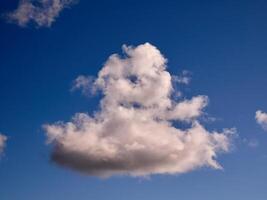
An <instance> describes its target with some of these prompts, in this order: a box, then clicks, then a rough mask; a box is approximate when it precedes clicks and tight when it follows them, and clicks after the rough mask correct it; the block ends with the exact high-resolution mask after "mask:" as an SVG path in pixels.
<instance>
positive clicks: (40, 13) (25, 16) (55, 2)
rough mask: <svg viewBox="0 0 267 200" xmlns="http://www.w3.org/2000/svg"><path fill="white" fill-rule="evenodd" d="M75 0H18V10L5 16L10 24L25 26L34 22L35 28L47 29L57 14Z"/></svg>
mask: <svg viewBox="0 0 267 200" xmlns="http://www.w3.org/2000/svg"><path fill="white" fill-rule="evenodd" d="M74 2H76V0H20V2H19V5H18V8H17V9H16V10H15V11H13V12H11V13H8V14H7V19H8V21H10V22H13V23H16V24H18V25H19V26H22V27H24V26H26V25H27V24H28V23H29V22H31V21H32V22H35V23H36V24H37V26H39V27H41V26H44V27H49V26H51V24H52V23H53V22H54V21H55V19H56V17H58V15H59V13H60V12H61V11H62V10H63V9H64V8H66V7H68V6H70V5H71V4H72V3H74Z"/></svg>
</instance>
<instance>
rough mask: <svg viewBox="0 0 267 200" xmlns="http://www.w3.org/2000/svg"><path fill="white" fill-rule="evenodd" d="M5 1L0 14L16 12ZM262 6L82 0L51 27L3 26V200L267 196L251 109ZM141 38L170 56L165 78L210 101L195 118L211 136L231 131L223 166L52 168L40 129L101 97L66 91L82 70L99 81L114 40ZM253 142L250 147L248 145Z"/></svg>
mask: <svg viewBox="0 0 267 200" xmlns="http://www.w3.org/2000/svg"><path fill="white" fill-rule="evenodd" d="M17 4H18V1H15V0H2V1H1V2H0V12H1V13H6V12H9V11H11V10H14V9H15V8H16V7H17ZM266 9H267V3H266V2H265V1H261V0H258V1H193V0H189V1H146V2H143V1H112V2H111V1H90V2H89V1H85V0H80V1H79V3H77V4H75V5H72V6H71V7H70V8H66V9H63V10H62V11H61V13H60V15H59V16H58V17H57V18H56V20H55V22H54V23H53V24H52V25H51V26H50V27H36V25H34V24H28V25H27V26H26V27H20V26H18V25H16V24H14V23H7V22H6V20H5V19H2V20H1V21H0V33H1V37H0V44H1V45H0V59H1V60H0V92H1V98H0V99H1V101H0V112H1V115H0V132H1V133H4V134H5V135H7V136H8V141H7V145H6V148H5V151H4V156H2V158H1V160H0V199H1V200H2V199H3V200H17V199H27V200H31V199H39V200H43V199H44V200H47V199H51V200H57V199H66V200H74V199H75V200H83V199H94V200H103V199H114V200H118V199H129V200H133V199H145V200H150V199H153V200H162V199H178V198H180V199H187V200H191V199H206V200H214V199H216V200H224V199H236V200H239V199H240V200H241V199H242V200H250V199H257V200H265V199H266V198H267V191H266V186H267V184H266V180H267V172H266V166H267V133H266V131H264V130H263V129H262V128H261V127H260V126H259V125H258V124H257V123H256V121H255V112H256V111H257V110H258V109H260V110H263V111H267V93H266V91H265V90H266V85H267V78H266V75H267V67H266V66H267V56H266V54H267V51H266V48H267V41H266V39H265V38H266V35H267V24H266V18H267V13H266ZM145 42H149V43H151V44H153V45H155V46H156V47H157V48H158V49H159V50H160V51H161V53H162V54H163V55H164V56H165V57H166V58H167V59H168V71H169V72H171V73H172V74H180V73H181V72H182V71H183V70H188V71H190V72H191V73H192V81H191V83H190V85H186V86H184V88H183V93H184V95H185V96H186V97H188V98H190V97H192V96H196V95H207V96H208V97H209V100H210V102H209V105H208V106H207V108H206V109H205V112H207V113H208V114H209V116H211V117H214V118H216V120H215V121H214V122H203V123H204V125H205V127H207V128H208V129H211V130H214V129H215V130H221V129H222V128H225V127H227V128H231V127H235V128H236V129H237V133H238V135H239V137H238V138H236V139H235V140H234V142H233V147H232V149H231V151H230V152H229V153H227V154H220V155H219V156H218V159H217V160H218V161H219V162H220V164H221V165H222V166H223V168H224V169H223V170H214V169H210V168H205V167H204V168H200V169H198V170H194V171H192V172H188V173H184V174H179V175H154V176H151V177H150V178H149V179H148V180H147V179H143V178H132V177H128V176H123V177H112V178H109V179H106V180H102V179H99V178H96V177H91V176H84V175H81V174H79V173H77V172H75V171H72V170H68V169H65V168H62V167H59V166H57V165H55V164H54V163H51V162H50V152H51V148H52V147H51V145H46V144H45V141H46V136H45V133H44V130H43V129H42V125H43V124H46V123H54V122H56V121H58V120H62V121H69V120H70V118H71V117H72V116H73V115H74V114H75V113H77V112H88V113H92V112H93V111H95V110H96V109H97V108H98V104H99V100H100V96H96V97H91V98H87V97H84V96H83V95H81V94H80V92H71V91H70V88H71V84H72V82H73V80H74V79H75V78H76V77H77V76H79V75H80V74H85V75H92V76H96V75H97V73H98V71H100V70H101V68H102V67H103V64H104V62H105V61H106V60H107V58H108V57H109V56H110V55H111V54H113V53H120V54H121V46H122V45H123V44H127V45H134V46H137V45H139V44H143V43H145ZM249 141H257V143H258V145H257V146H256V147H251V146H250V145H248V143H249Z"/></svg>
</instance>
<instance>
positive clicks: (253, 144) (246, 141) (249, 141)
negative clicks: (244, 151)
mask: <svg viewBox="0 0 267 200" xmlns="http://www.w3.org/2000/svg"><path fill="white" fill-rule="evenodd" d="M243 143H244V144H246V145H247V146H248V147H250V148H257V147H258V146H259V145H260V143H259V140H258V139H255V138H254V139H247V138H244V139H243Z"/></svg>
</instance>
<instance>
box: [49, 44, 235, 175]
mask: <svg viewBox="0 0 267 200" xmlns="http://www.w3.org/2000/svg"><path fill="white" fill-rule="evenodd" d="M123 51H124V53H125V54H124V55H125V56H123V57H120V56H119V55H117V54H113V55H111V56H110V57H109V58H108V60H107V62H106V63H105V64H104V66H103V68H102V69H101V70H100V71H99V73H98V77H97V78H96V79H95V81H94V82H93V86H94V87H95V88H97V89H98V90H100V91H101V92H102V93H103V98H102V100H101V102H100V110H99V111H98V112H95V114H93V115H91V116H90V115H88V114H86V113H77V114H75V116H74V117H73V119H72V120H71V121H70V122H66V123H64V122H57V123H54V124H47V125H44V128H45V131H46V134H47V137H48V142H49V143H52V144H53V152H52V155H51V158H52V160H53V161H54V162H55V163H57V164H59V165H61V166H64V167H67V168H70V169H74V170H77V171H79V172H81V173H85V174H88V175H93V176H99V177H110V176H113V175H130V176H149V175H151V174H178V173H185V172H188V171H191V170H194V169H197V168H200V167H203V166H208V167H212V168H215V169H220V168H221V166H220V164H219V163H218V162H217V161H216V157H217V155H218V153H220V152H227V151H229V148H230V135H231V134H233V133H234V130H233V129H224V130H222V131H221V132H217V131H212V132H210V131H208V130H207V129H205V128H204V126H203V125H201V123H200V121H199V120H198V119H199V118H200V117H201V116H202V114H203V109H204V108H205V107H206V106H207V104H208V97H207V96H203V95H199V96H195V97H192V98H191V99H183V100H181V99H180V101H176V100H174V99H172V98H171V96H172V93H173V92H174V89H173V86H172V80H171V78H172V77H171V75H170V73H169V72H168V71H167V70H166V63H167V60H166V58H165V57H164V56H163V55H162V54H161V53H160V51H159V50H158V49H157V48H156V47H155V46H153V45H151V44H149V43H145V44H142V45H139V46H137V47H132V46H125V45H124V46H123ZM82 80H83V78H82ZM78 82H79V81H78ZM81 82H82V83H84V81H81ZM78 85H79V84H78ZM82 85H83V84H82ZM82 87H84V86H82ZM180 123H186V124H187V125H188V128H180V127H179V124H180Z"/></svg>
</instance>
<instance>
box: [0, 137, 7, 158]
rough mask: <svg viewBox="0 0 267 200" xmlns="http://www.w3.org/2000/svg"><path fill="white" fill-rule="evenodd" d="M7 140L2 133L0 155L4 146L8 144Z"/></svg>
mask: <svg viewBox="0 0 267 200" xmlns="http://www.w3.org/2000/svg"><path fill="white" fill-rule="evenodd" d="M6 140H7V137H6V136H4V135H3V134H0V155H1V154H2V153H3V151H4V148H5V146H6Z"/></svg>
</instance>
